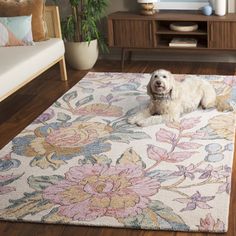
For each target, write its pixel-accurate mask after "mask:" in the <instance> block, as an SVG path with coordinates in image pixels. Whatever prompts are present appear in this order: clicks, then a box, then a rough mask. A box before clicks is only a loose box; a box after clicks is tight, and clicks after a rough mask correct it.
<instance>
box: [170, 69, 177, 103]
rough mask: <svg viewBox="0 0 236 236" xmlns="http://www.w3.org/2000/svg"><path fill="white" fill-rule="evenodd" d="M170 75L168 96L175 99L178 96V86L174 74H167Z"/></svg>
mask: <svg viewBox="0 0 236 236" xmlns="http://www.w3.org/2000/svg"><path fill="white" fill-rule="evenodd" d="M169 76H170V77H171V90H170V98H171V99H172V100H175V99H177V98H178V97H179V88H178V84H177V82H176V81H175V78H174V76H173V75H172V74H171V73H170V75H169Z"/></svg>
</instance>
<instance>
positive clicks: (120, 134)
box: [109, 130, 150, 143]
mask: <svg viewBox="0 0 236 236" xmlns="http://www.w3.org/2000/svg"><path fill="white" fill-rule="evenodd" d="M109 138H110V140H118V141H120V142H123V143H129V142H130V141H132V140H140V139H150V136H149V135H147V134H146V133H144V132H134V131H132V130H116V131H115V132H113V133H112V135H110V136H109Z"/></svg>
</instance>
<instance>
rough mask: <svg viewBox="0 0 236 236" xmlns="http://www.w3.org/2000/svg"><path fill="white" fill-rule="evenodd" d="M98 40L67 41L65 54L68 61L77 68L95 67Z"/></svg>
mask: <svg viewBox="0 0 236 236" xmlns="http://www.w3.org/2000/svg"><path fill="white" fill-rule="evenodd" d="M98 53H99V52H98V41H97V39H95V40H92V41H91V42H90V44H88V42H65V56H66V61H67V63H68V64H69V65H70V66H71V67H72V68H74V69H77V70H89V69H91V68H93V66H94V64H95V63H96V61H97V59H98Z"/></svg>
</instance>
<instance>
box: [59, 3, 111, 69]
mask: <svg viewBox="0 0 236 236" xmlns="http://www.w3.org/2000/svg"><path fill="white" fill-rule="evenodd" d="M69 3H70V6H71V15H69V16H68V17H67V18H66V19H64V20H62V36H63V39H64V41H65V50H66V52H65V56H66V60H67V62H68V63H69V65H71V66H72V67H73V68H75V69H79V70H87V69H91V68H92V67H93V66H94V64H95V63H96V61H97V58H98V53H99V50H98V46H100V48H101V50H102V51H107V46H106V43H105V41H104V40H103V38H102V36H101V33H100V31H99V29H98V23H99V21H100V20H101V18H102V17H103V15H104V13H105V10H106V7H107V5H108V0H69Z"/></svg>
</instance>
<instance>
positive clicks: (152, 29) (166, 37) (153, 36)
mask: <svg viewBox="0 0 236 236" xmlns="http://www.w3.org/2000/svg"><path fill="white" fill-rule="evenodd" d="M173 22H194V23H196V24H197V25H198V29H197V30H196V31H190V32H179V31H173V30H171V29H170V24H171V23H173ZM173 38H184V39H188V38H191V39H194V40H196V41H197V46H196V47H169V43H170V42H171V40H172V39H173ZM108 42H109V46H110V47H116V48H121V49H122V57H121V65H122V69H123V68H124V59H125V54H126V52H132V51H136V50H153V51H155V50H163V51H171V50H178V51H182V52H184V51H189V50H195V51H196V50H199V51H206V50H208V51H209V52H212V51H233V50H234V51H235V50H236V14H234V13H230V14H227V15H225V16H223V17H219V16H204V15H202V14H200V13H199V12H196V11H193V12H190V11H161V12H158V13H156V14H154V15H152V16H142V15H139V14H138V13H131V12H115V13H112V14H110V15H109V16H108Z"/></svg>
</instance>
